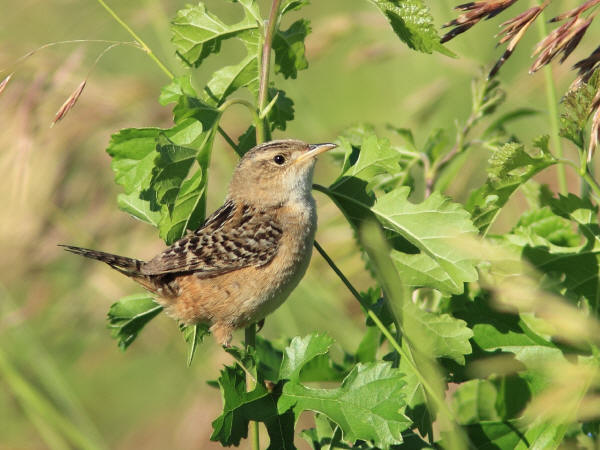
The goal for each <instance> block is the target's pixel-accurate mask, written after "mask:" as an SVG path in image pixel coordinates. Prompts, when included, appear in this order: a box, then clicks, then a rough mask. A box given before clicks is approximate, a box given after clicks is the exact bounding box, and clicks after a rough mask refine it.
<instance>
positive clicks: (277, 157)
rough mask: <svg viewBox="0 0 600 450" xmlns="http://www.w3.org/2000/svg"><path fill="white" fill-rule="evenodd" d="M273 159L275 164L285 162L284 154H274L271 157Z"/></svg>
mask: <svg viewBox="0 0 600 450" xmlns="http://www.w3.org/2000/svg"><path fill="white" fill-rule="evenodd" d="M273 161H275V164H279V165H280V166H281V165H282V164H283V163H284V162H285V156H283V155H275V156H274V157H273Z"/></svg>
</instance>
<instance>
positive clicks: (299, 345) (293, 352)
mask: <svg viewBox="0 0 600 450" xmlns="http://www.w3.org/2000/svg"><path fill="white" fill-rule="evenodd" d="M332 345H333V339H331V338H330V337H329V336H327V335H326V334H321V335H319V334H311V335H309V336H306V337H304V338H301V337H299V336H296V337H295V338H294V339H292V342H291V343H290V345H288V346H287V347H286V348H285V350H284V352H283V361H282V363H281V369H280V370H279V379H280V380H291V381H298V380H299V379H300V372H301V370H302V369H303V368H304V366H306V365H307V364H308V363H309V362H310V361H312V360H313V359H315V358H317V357H319V356H321V355H325V354H327V353H328V352H329V347H331V346H332Z"/></svg>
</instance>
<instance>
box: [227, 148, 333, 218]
mask: <svg viewBox="0 0 600 450" xmlns="http://www.w3.org/2000/svg"><path fill="white" fill-rule="evenodd" d="M335 147H336V145H335V144H307V143H305V142H302V141H297V140H293V139H285V140H278V141H270V142H266V143H264V144H261V145H258V146H256V147H254V148H253V149H251V150H249V151H248V152H247V153H246V154H245V155H244V156H243V157H242V159H241V160H240V162H239V163H238V165H237V167H236V169H235V172H234V174H233V178H232V180H231V184H230V185H229V197H230V198H231V199H232V200H234V201H238V202H244V203H255V202H259V201H260V202H262V203H263V204H264V205H265V206H267V207H268V206H275V205H278V204H284V203H286V202H288V201H290V200H293V199H295V198H300V197H305V196H307V195H310V191H311V188H312V175H313V169H314V166H315V162H316V156H317V155H320V154H321V153H323V152H326V151H328V150H331V149H332V148H335Z"/></svg>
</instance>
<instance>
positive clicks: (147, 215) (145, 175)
mask: <svg viewBox="0 0 600 450" xmlns="http://www.w3.org/2000/svg"><path fill="white" fill-rule="evenodd" d="M160 131H161V130H160V129H158V128H127V129H124V130H121V131H119V132H118V133H116V134H113V135H112V136H111V138H110V143H109V144H108V148H107V149H106V151H107V153H108V154H109V155H110V156H111V157H112V162H111V167H112V169H113V171H114V172H115V182H116V183H117V184H120V185H121V186H123V188H124V190H125V195H121V196H119V207H121V208H122V209H123V210H124V211H126V212H128V213H129V214H131V215H133V216H134V217H136V218H138V219H140V220H142V221H144V222H148V223H152V224H156V223H157V222H158V217H160V216H159V214H158V213H157V211H158V209H159V207H158V206H157V205H156V203H154V204H153V203H152V196H147V197H144V196H143V195H142V192H143V191H145V190H147V189H148V188H149V187H150V180H151V179H152V169H153V167H154V159H155V158H156V156H157V153H156V138H157V137H158V135H159V133H160Z"/></svg>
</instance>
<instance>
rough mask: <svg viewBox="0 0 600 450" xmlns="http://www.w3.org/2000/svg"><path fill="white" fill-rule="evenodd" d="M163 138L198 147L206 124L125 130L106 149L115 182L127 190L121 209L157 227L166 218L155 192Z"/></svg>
mask: <svg viewBox="0 0 600 450" xmlns="http://www.w3.org/2000/svg"><path fill="white" fill-rule="evenodd" d="M161 135H163V136H165V137H166V138H167V139H168V140H170V141H172V142H173V143H174V144H177V145H182V146H185V145H194V144H196V143H197V142H198V140H199V139H201V137H202V135H203V124H202V122H200V121H198V120H196V119H195V118H193V117H192V118H186V119H184V120H181V122H180V123H178V124H176V125H175V126H174V127H173V128H170V129H159V128H137V129H136V128H130V129H125V130H121V131H120V132H118V133H116V134H114V135H113V136H112V137H111V140H110V143H109V146H108V148H107V149H106V151H107V152H108V154H109V155H110V156H111V157H112V162H111V167H112V169H113V171H114V172H115V181H116V182H117V183H118V184H120V185H121V186H123V188H124V190H125V194H124V195H123V194H122V195H120V196H119V198H118V202H119V207H120V208H121V209H123V210H124V211H126V212H128V213H129V214H132V215H133V216H134V217H136V218H138V219H140V220H143V221H145V222H147V223H150V224H152V225H155V226H156V225H158V223H160V222H161V220H162V218H164V212H161V205H160V204H159V201H158V198H157V193H156V191H155V190H154V175H155V174H156V170H157V169H156V164H155V160H156V159H157V158H160V156H161V155H160V153H159V152H158V151H157V144H158V139H159V136H161Z"/></svg>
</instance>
